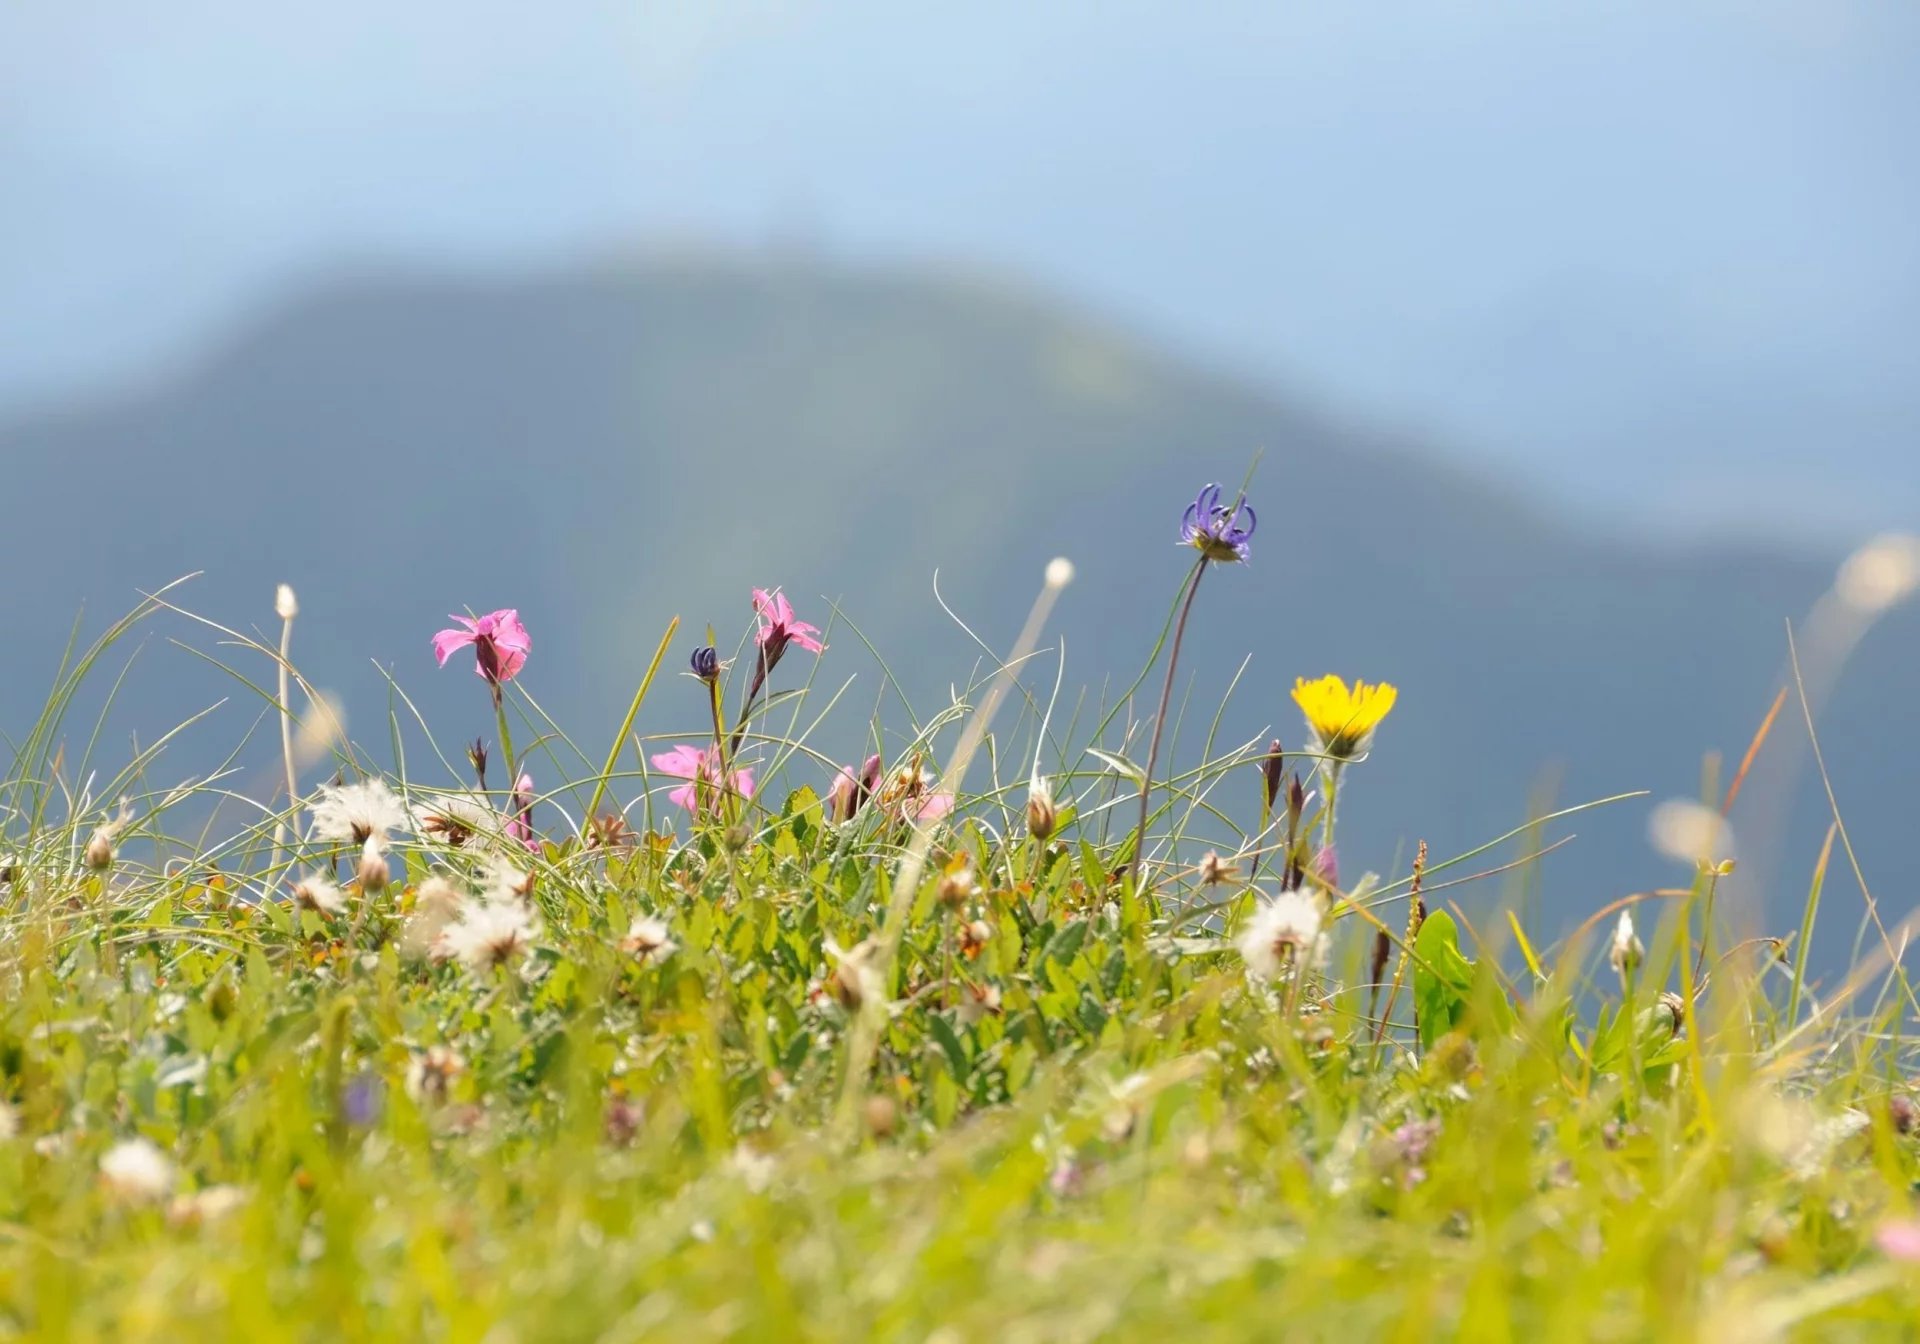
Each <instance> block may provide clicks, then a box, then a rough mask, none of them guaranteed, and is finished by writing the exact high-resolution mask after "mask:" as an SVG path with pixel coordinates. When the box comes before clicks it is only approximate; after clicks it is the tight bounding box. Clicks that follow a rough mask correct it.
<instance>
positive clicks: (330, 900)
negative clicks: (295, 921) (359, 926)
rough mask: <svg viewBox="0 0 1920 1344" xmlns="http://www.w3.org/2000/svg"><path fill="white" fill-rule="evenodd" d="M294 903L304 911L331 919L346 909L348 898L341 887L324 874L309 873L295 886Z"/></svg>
mask: <svg viewBox="0 0 1920 1344" xmlns="http://www.w3.org/2000/svg"><path fill="white" fill-rule="evenodd" d="M293 903H294V904H295V905H297V906H298V907H300V909H302V910H311V911H313V912H314V913H315V914H316V915H320V916H323V917H331V916H333V915H337V914H339V913H340V912H341V911H342V910H344V909H346V907H347V898H346V896H345V895H344V894H342V892H341V890H340V888H339V887H337V886H335V885H334V884H333V883H332V882H331V881H329V880H328V879H327V878H326V877H325V876H323V875H322V874H320V873H308V874H307V875H306V876H305V877H303V878H301V879H300V880H299V882H297V883H295V884H294V888H293Z"/></svg>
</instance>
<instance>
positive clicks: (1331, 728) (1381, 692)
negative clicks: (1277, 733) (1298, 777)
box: [1293, 676, 1400, 761]
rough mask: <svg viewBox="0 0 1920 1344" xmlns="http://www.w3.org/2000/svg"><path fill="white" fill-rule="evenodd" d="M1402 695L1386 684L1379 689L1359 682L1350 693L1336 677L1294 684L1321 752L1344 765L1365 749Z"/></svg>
mask: <svg viewBox="0 0 1920 1344" xmlns="http://www.w3.org/2000/svg"><path fill="white" fill-rule="evenodd" d="M1399 695H1400V692H1399V691H1398V690H1397V689H1395V688H1394V687H1393V686H1391V685H1389V684H1388V683H1386V682H1384V681H1383V682H1381V683H1380V684H1379V685H1377V686H1369V685H1367V683H1366V682H1364V681H1356V682H1354V683H1353V688H1352V689H1351V690H1349V689H1348V688H1347V683H1346V682H1345V681H1343V680H1341V679H1340V678H1339V677H1335V676H1325V677H1322V678H1320V680H1318V681H1308V680H1307V679H1306V678H1305V677H1296V678H1295V679H1294V684H1293V699H1294V703H1296V704H1298V705H1299V706H1300V708H1301V710H1302V711H1303V712H1304V713H1305V714H1306V716H1307V727H1308V728H1310V729H1312V730H1313V735H1314V736H1315V737H1316V738H1318V739H1319V740H1320V749H1321V750H1322V751H1324V752H1326V754H1327V755H1329V756H1332V757H1335V758H1337V759H1339V760H1343V761H1344V760H1347V759H1349V758H1350V757H1352V756H1354V755H1356V754H1357V753H1358V752H1359V750H1360V748H1361V747H1363V746H1365V745H1366V741H1367V739H1368V738H1369V737H1371V736H1372V735H1373V730H1374V729H1375V728H1377V727H1379V726H1380V720H1382V719H1384V718H1386V717H1387V714H1388V713H1389V712H1390V711H1391V710H1392V709H1393V702H1394V701H1395V700H1396V699H1398V698H1399Z"/></svg>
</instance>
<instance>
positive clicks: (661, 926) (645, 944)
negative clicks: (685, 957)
mask: <svg viewBox="0 0 1920 1344" xmlns="http://www.w3.org/2000/svg"><path fill="white" fill-rule="evenodd" d="M675 946H677V945H676V944H675V943H674V941H673V939H672V938H670V937H668V935H667V926H666V924H665V923H664V922H663V921H661V920H658V919H654V918H652V917H651V916H645V917H642V918H640V919H636V920H634V921H633V924H632V926H631V927H630V928H629V929H628V930H627V936H626V937H625V938H623V939H621V941H620V950H621V951H622V952H629V953H631V954H633V956H634V957H635V958H637V959H638V960H639V961H641V962H649V961H665V960H666V959H667V958H668V957H670V956H672V955H673V951H674V948H675Z"/></svg>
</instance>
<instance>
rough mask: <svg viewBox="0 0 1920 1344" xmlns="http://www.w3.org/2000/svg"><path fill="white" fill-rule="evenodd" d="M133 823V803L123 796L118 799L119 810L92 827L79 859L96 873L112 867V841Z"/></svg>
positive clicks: (113, 854) (113, 856)
mask: <svg viewBox="0 0 1920 1344" xmlns="http://www.w3.org/2000/svg"><path fill="white" fill-rule="evenodd" d="M132 824H133V804H132V803H130V802H128V801H127V800H126V799H125V798H122V799H121V800H120V810H119V812H117V813H115V814H114V815H113V816H111V817H109V818H107V819H106V820H105V821H103V822H101V823H100V824H99V825H98V826H96V827H95V828H94V831H93V834H92V835H91V836H89V837H88V838H87V847H86V850H85V852H84V853H82V854H81V856H80V857H81V859H82V861H83V862H85V864H86V865H87V867H89V868H91V869H93V870H94V871H95V872H96V873H98V872H104V871H106V870H107V869H108V868H111V867H113V860H114V858H115V853H114V842H115V841H117V840H118V839H119V838H120V832H122V831H124V830H126V829H127V827H128V826H130V825H132Z"/></svg>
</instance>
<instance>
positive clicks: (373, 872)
mask: <svg viewBox="0 0 1920 1344" xmlns="http://www.w3.org/2000/svg"><path fill="white" fill-rule="evenodd" d="M356 875H357V876H358V877H359V879H360V894H361V895H363V896H374V895H378V894H379V893H380V892H383V891H385V890H386V889H387V883H388V882H391V881H392V880H393V870H392V869H391V868H389V867H388V866H387V856H386V855H384V854H382V853H381V852H380V845H379V842H378V841H376V840H375V839H374V838H373V837H372V836H368V837H367V843H366V844H365V845H363V846H361V849H360V868H359V872H358V873H357V874H356Z"/></svg>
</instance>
